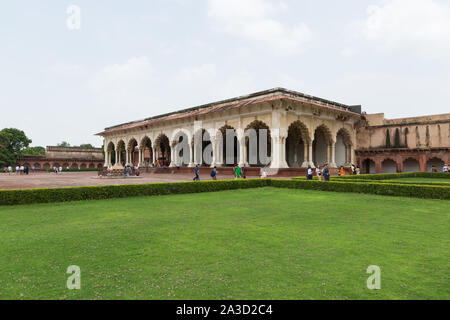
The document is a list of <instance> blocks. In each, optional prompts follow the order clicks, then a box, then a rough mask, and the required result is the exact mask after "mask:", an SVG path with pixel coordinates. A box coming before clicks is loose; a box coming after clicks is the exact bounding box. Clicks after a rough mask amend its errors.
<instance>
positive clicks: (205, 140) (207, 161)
mask: <svg viewBox="0 0 450 320" xmlns="http://www.w3.org/2000/svg"><path fill="white" fill-rule="evenodd" d="M196 139H199V140H201V144H199V146H197V145H196V143H197V142H196ZM200 146H201V148H200ZM196 148H198V149H196ZM207 148H208V150H210V152H209V151H208V150H207ZM192 150H193V154H194V163H195V164H198V165H201V166H210V165H211V164H212V158H213V150H212V144H211V137H210V135H209V132H208V131H207V130H205V129H202V130H201V131H200V130H198V131H197V132H196V133H195V134H194V137H193V138H192ZM205 157H206V158H205Z"/></svg>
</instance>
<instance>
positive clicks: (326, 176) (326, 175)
mask: <svg viewBox="0 0 450 320" xmlns="http://www.w3.org/2000/svg"><path fill="white" fill-rule="evenodd" d="M323 177H324V180H325V181H330V169H329V168H328V164H326V165H325V168H324V169H323Z"/></svg>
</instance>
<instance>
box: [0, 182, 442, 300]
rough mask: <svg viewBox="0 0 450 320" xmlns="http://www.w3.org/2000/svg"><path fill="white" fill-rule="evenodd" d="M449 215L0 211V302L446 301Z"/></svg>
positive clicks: (356, 199)
mask: <svg viewBox="0 0 450 320" xmlns="http://www.w3.org/2000/svg"><path fill="white" fill-rule="evenodd" d="M449 216H450V202H449V201H439V200H423V199H412V198H400V197H383V196H373V195H362V194H351V193H346V194H344V193H329V192H316V191H303V190H290V189H276V188H263V189H250V190H239V191H224V192H217V193H203V194H189V195H174V196H163V197H142V198H129V199H114V200H105V201H86V202H74V203H64V204H43V205H30V206H14V207H0V243H1V246H0V257H1V259H0V299H450V284H449V279H448V277H449V230H450V219H449ZM69 265H78V266H80V268H81V290H72V291H70V290H68V289H67V288H66V280H67V277H68V276H69V275H68V274H66V269H67V267H68V266H69ZM369 265H378V266H379V267H380V268H381V290H377V291H372V290H368V289H367V287H366V280H367V278H368V277H369V274H367V273H366V269H367V267H368V266H369Z"/></svg>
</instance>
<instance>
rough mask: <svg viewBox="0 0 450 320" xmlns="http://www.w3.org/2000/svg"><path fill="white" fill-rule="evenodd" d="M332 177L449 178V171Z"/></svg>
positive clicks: (381, 178)
mask: <svg viewBox="0 0 450 320" xmlns="http://www.w3.org/2000/svg"><path fill="white" fill-rule="evenodd" d="M333 178H334V179H343V180H344V179H345V180H346V179H350V180H355V179H363V180H389V179H401V178H447V179H450V173H444V172H404V173H381V174H362V175H348V176H342V177H339V176H338V177H333Z"/></svg>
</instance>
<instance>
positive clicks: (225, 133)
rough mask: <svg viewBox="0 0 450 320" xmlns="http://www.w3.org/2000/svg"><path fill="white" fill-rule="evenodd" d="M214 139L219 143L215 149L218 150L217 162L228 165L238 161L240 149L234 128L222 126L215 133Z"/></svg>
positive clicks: (230, 165)
mask: <svg viewBox="0 0 450 320" xmlns="http://www.w3.org/2000/svg"><path fill="white" fill-rule="evenodd" d="M216 141H217V143H218V144H219V146H218V147H217V150H219V152H220V154H218V155H217V157H218V163H220V164H222V165H223V166H228V167H232V166H233V165H235V164H237V163H239V152H240V150H239V141H238V138H237V134H236V129H234V128H233V127H232V126H229V125H225V126H223V127H222V128H220V129H219V131H218V133H217V140H216ZM227 143H228V145H227Z"/></svg>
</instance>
